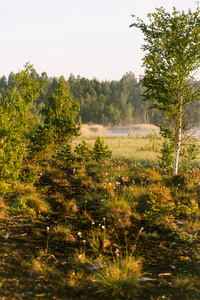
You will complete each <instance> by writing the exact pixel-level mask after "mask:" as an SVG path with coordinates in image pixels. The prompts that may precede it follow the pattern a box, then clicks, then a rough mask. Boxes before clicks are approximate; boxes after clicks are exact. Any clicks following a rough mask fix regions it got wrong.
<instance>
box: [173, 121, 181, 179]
mask: <svg viewBox="0 0 200 300" xmlns="http://www.w3.org/2000/svg"><path fill="white" fill-rule="evenodd" d="M180 122H181V120H180ZM181 137H182V129H181V126H180V125H179V130H178V142H177V147H176V153H175V159H174V171H173V174H174V175H176V174H177V173H178V159H179V153H180V147H181Z"/></svg>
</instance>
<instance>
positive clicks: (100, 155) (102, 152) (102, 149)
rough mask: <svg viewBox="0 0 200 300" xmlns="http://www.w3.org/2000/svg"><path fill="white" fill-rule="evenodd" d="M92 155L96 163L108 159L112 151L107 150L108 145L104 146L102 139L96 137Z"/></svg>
mask: <svg viewBox="0 0 200 300" xmlns="http://www.w3.org/2000/svg"><path fill="white" fill-rule="evenodd" d="M92 155H93V157H94V159H96V160H97V161H99V160H104V159H108V158H110V157H111V156H112V151H111V150H109V149H108V145H105V141H104V139H101V138H100V136H97V137H96V139H95V144H94V147H93V151H92Z"/></svg>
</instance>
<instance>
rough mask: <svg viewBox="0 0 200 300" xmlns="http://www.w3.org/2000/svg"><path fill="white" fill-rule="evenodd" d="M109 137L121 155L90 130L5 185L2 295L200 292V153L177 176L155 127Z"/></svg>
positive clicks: (180, 295) (143, 297)
mask: <svg viewBox="0 0 200 300" xmlns="http://www.w3.org/2000/svg"><path fill="white" fill-rule="evenodd" d="M104 139H105V144H104V146H106V144H108V148H109V149H111V150H112V152H113V153H112V157H111V158H110V157H109V158H105V157H104V158H103V159H102V158H101V157H100V156H97V153H94V151H93V152H92V151H91V150H92V149H94V146H95V140H96V135H91V134H89V135H86V134H85V135H82V136H80V137H79V138H77V139H75V140H74V141H73V147H72V148H73V149H72V151H70V149H69V148H67V147H63V148H62V149H57V151H55V152H54V153H53V155H49V154H48V155H47V154H45V155H42V154H41V155H40V156H38V157H36V158H34V159H33V160H32V161H29V162H28V163H27V162H26V161H25V162H24V166H23V169H22V170H21V173H20V176H19V180H18V181H16V182H13V183H12V185H11V184H10V185H9V186H7V190H6V189H4V193H2V194H1V197H0V242H1V248H0V258H1V264H0V274H1V277H0V297H1V299H6V300H7V299H30V300H32V299H55V300H66V299H69V300H72V299H84V300H87V299H91V300H92V299H96V300H97V299H99V300H100V299H110V300H111V299H113V300H115V299H119V300H120V299H124V300H125V299H132V300H133V299H135V300H160V299H168V300H177V299H183V300H184V299H185V300H186V299H190V300H196V299H200V209H199V203H200V164H199V162H200V157H199V154H198V157H197V159H196V160H194V161H193V162H192V163H191V162H190V161H187V160H183V158H181V160H183V161H181V164H182V165H181V167H180V170H179V174H178V175H177V176H173V174H172V168H171V167H169V168H165V167H161V166H160V164H159V159H158V157H157V156H158V155H160V148H161V144H162V140H161V138H160V137H159V136H158V135H157V134H155V133H154V132H153V133H152V132H150V133H149V132H148V134H147V135H140V134H137V135H133V134H130V135H129V136H126V137H123V136H114V137H113V136H112V137H109V136H105V137H104ZM82 141H84V142H85V143H86V144H82V146H84V147H82V148H79V151H76V152H75V151H74V150H75V149H76V147H77V145H78V144H80V143H82ZM194 142H195V143H196V144H198V145H199V140H197V139H196V140H194ZM85 145H88V147H89V149H90V151H89V152H87V151H86V149H87V147H85ZM80 149H82V151H80ZM96 152H98V151H97V148H96ZM102 153H103V152H102V151H101V155H102ZM106 153H107V152H106ZM94 154H95V155H94ZM104 154H105V153H104ZM107 154H108V153H107ZM1 184H2V185H3V183H2V182H1Z"/></svg>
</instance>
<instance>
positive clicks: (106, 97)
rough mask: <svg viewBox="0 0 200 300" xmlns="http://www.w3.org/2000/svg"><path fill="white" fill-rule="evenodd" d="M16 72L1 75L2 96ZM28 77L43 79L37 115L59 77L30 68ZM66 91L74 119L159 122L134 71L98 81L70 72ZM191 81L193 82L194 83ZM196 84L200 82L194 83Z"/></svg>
mask: <svg viewBox="0 0 200 300" xmlns="http://www.w3.org/2000/svg"><path fill="white" fill-rule="evenodd" d="M16 75H17V74H14V73H13V72H11V73H10V74H9V76H8V78H6V76H2V77H1V78H0V95H2V96H4V95H5V93H6V91H7V89H8V87H9V86H10V85H11V84H12V82H14V80H15V77H16ZM30 77H31V78H32V79H34V80H35V81H37V80H40V81H42V82H43V87H42V89H43V93H41V94H40V96H39V97H38V99H37V100H36V103H35V110H34V114H36V115H37V116H39V115H40V112H41V109H42V108H43V107H44V106H45V104H47V99H48V98H49V96H50V95H51V93H52V91H53V90H54V89H56V88H58V86H59V78H58V77H48V75H47V73H46V72H43V73H42V74H41V75H39V74H38V73H37V72H36V70H35V69H34V68H33V69H32V70H31V73H30ZM61 78H62V79H63V80H64V81H65V82H66V83H67V85H68V87H69V92H70V94H71V95H72V97H73V98H74V100H77V101H78V102H79V104H80V110H79V111H78V116H77V122H78V121H81V122H82V123H83V124H85V123H87V124H93V123H94V124H102V125H105V126H128V125H132V124H143V123H150V124H154V125H158V122H159V117H160V116H161V114H160V112H159V111H158V110H156V109H150V110H149V108H150V106H152V103H151V104H150V102H149V101H143V99H142V94H143V92H144V87H143V85H142V80H137V79H136V77H135V75H134V73H133V72H127V73H126V74H125V75H124V76H122V78H121V79H120V80H119V81H117V80H112V81H108V80H106V81H99V80H97V79H96V78H94V79H92V80H89V79H87V78H85V77H81V76H79V75H78V76H77V77H75V76H74V75H73V74H71V75H70V76H69V78H68V79H65V78H64V77H63V76H61ZM193 84H194V83H193ZM197 85H199V83H198V84H197ZM196 105H197V103H196V104H194V105H193V106H195V108H194V107H190V108H189V111H190V113H191V112H192V113H191V121H192V123H196V122H198V121H199V120H200V117H199V116H200V112H199V106H198V109H197V107H196Z"/></svg>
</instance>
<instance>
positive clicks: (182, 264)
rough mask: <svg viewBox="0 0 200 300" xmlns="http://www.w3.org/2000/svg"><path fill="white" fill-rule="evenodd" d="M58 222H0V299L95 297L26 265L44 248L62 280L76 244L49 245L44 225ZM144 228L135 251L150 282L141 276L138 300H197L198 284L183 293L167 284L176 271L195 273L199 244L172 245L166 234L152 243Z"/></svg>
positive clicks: (17, 219) (199, 296) (20, 219)
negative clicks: (142, 283)
mask: <svg viewBox="0 0 200 300" xmlns="http://www.w3.org/2000/svg"><path fill="white" fill-rule="evenodd" d="M74 221H75V222H76V220H74ZM56 222H58V216H56V215H55V216H53V217H51V218H50V217H44V218H41V219H31V218H24V217H23V216H17V217H12V219H11V220H7V221H5V222H2V223H1V227H0V228H1V232H2V236H1V237H0V243H1V247H0V257H1V264H0V274H1V279H0V282H1V284H2V285H1V288H0V297H1V299H2V300H3V299H6V300H7V299H13V300H14V299H57V300H60V299H97V297H96V296H93V295H92V292H89V291H88V290H86V291H80V290H79V291H76V290H74V291H73V290H70V289H69V288H66V287H63V286H62V285H60V284H59V281H58V280H54V278H45V276H42V275H35V274H33V273H32V272H31V270H30V267H29V266H28V262H29V261H30V260H31V259H32V258H33V257H35V258H36V257H37V256H38V253H39V251H41V250H43V251H45V250H48V253H51V255H50V256H49V259H52V261H55V262H56V263H57V267H58V268H59V270H60V271H61V272H62V274H63V276H66V277H67V276H68V258H69V255H70V253H72V252H73V251H74V249H73V247H74V246H73V245H70V244H66V243H63V244H60V243H59V244H58V243H56V242H54V243H52V242H51V239H50V241H49V244H48V245H47V227H50V228H51V227H52V226H53V225H54V224H55V223H56ZM82 229H83V230H84V228H82ZM135 229H136V228H134V230H135ZM146 230H148V228H146V229H145V228H144V231H143V233H142V232H141V235H140V237H139V239H138V243H137V249H136V252H137V251H138V253H139V254H140V255H142V256H143V257H144V258H145V261H144V263H143V270H144V272H146V277H147V278H148V279H145V278H144V281H145V280H147V281H146V282H144V285H145V289H144V291H143V293H142V294H141V295H138V297H137V298H136V299H141V300H143V299H200V291H199V288H200V286H199V287H198V286H196V287H195V288H194V289H193V290H189V291H188V292H187V293H183V294H182V293H181V292H180V291H176V290H174V289H173V287H172V286H171V280H172V276H173V275H176V274H179V273H184V274H188V275H189V274H191V275H195V274H196V272H198V267H200V266H198V262H197V261H196V258H195V256H194V250H195V249H198V246H199V244H198V242H196V243H195V244H192V245H191V244H190V245H186V244H182V243H175V242H172V241H171V240H172V238H171V233H170V232H169V233H168V239H167V238H165V239H163V240H162V241H161V240H150V239H147V238H146V236H145V233H146ZM6 232H9V236H8V237H7V236H5V235H4V234H6ZM129 232H131V230H129ZM165 235H166V233H165ZM165 237H166V236H165ZM129 243H130V246H131V244H132V243H133V244H134V240H133V241H131V236H130V237H129ZM47 246H48V249H47ZM136 254H137V253H136Z"/></svg>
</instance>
